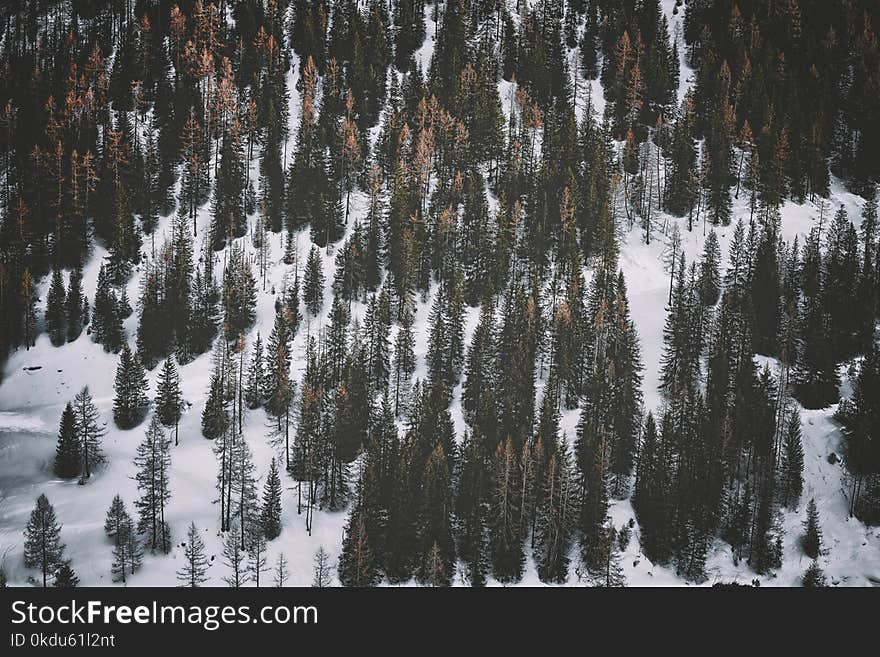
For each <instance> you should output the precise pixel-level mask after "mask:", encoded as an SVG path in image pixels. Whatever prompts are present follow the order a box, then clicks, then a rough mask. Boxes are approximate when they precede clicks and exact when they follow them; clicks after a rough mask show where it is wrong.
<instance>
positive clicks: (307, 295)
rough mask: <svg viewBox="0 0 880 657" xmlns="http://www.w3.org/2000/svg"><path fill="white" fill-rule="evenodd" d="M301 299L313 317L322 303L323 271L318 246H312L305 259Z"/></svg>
mask: <svg viewBox="0 0 880 657" xmlns="http://www.w3.org/2000/svg"><path fill="white" fill-rule="evenodd" d="M303 301H304V302H305V304H306V309H307V310H308V311H309V313H310V314H311V315H312V316H313V317H315V316H317V315H318V313H319V312H320V311H321V306H322V305H323V303H324V272H323V269H322V267H321V256H320V254H319V252H318V247H316V246H314V245H313V246H312V249H311V251H309V257H308V260H306V271H305V274H304V278H303Z"/></svg>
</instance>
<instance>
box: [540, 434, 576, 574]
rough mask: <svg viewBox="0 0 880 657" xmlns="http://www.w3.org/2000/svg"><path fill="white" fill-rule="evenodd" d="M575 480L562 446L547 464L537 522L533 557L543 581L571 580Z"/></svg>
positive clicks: (563, 445)
mask: <svg viewBox="0 0 880 657" xmlns="http://www.w3.org/2000/svg"><path fill="white" fill-rule="evenodd" d="M574 489H575V486H574V478H573V477H572V473H571V465H570V463H569V460H568V450H567V449H566V446H565V444H564V443H563V444H562V445H560V446H557V447H556V448H555V449H554V450H553V453H552V454H551V456H550V461H549V462H548V463H547V470H546V474H545V475H544V490H543V493H542V495H541V504H540V508H538V509H537V519H536V522H535V537H534V554H535V561H536V562H537V569H538V577H539V578H540V579H541V581H542V582H557V583H560V584H561V583H564V582H565V581H566V580H567V579H568V564H569V556H568V554H569V552H570V549H571V544H572V542H573V538H574V528H575V523H576V519H577V505H576V504H575V490H574Z"/></svg>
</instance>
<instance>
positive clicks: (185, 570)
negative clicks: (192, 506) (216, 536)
mask: <svg viewBox="0 0 880 657" xmlns="http://www.w3.org/2000/svg"><path fill="white" fill-rule="evenodd" d="M183 558H184V562H183V567H182V568H181V569H180V570H178V571H177V581H178V582H180V585H181V586H183V587H189V588H197V587H199V586H201V585H202V584H204V583H205V582H207V581H208V575H207V573H208V567H209V566H210V565H211V561H210V560H209V559H208V555H207V554H206V553H205V543H204V541H202V537H201V536H199V531H198V529H196V523H194V522H191V523H190V524H189V529H188V530H187V532H186V543H185V544H184V548H183Z"/></svg>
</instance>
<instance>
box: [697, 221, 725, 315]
mask: <svg viewBox="0 0 880 657" xmlns="http://www.w3.org/2000/svg"><path fill="white" fill-rule="evenodd" d="M720 266H721V250H720V249H719V247H718V236H717V235H716V234H715V229H714V228H713V229H712V230H710V231H709V234H708V235H707V236H706V243H705V244H704V246H703V257H702V258H700V277H699V283H698V284H699V286H700V301H701V302H702V304H703V305H704V306H707V307H710V306H714V305H715V304H716V303H717V302H718V298H719V297H720V296H721V272H720Z"/></svg>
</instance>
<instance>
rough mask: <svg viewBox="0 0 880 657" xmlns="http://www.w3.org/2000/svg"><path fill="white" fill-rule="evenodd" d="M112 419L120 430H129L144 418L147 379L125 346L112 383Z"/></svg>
mask: <svg viewBox="0 0 880 657" xmlns="http://www.w3.org/2000/svg"><path fill="white" fill-rule="evenodd" d="M113 387H114V390H116V396H115V397H114V398H113V419H114V420H115V421H116V424H117V426H118V427H119V428H120V429H131V428H132V427H134V426H136V425H137V424H138V423H139V422H140V421H141V420H142V419H143V417H144V415H145V411H146V408H147V405H148V404H149V403H150V402H149V399H147V395H146V391H147V379H146V375H145V374H144V367H143V365H141V362H140V359H139V358H138V357H137V356H136V355H132V353H131V350H130V349H129V348H128V345H127V344H126V345H125V346H124V347H123V348H122V354H121V355H120V357H119V365H118V366H117V368H116V381H115V383H114V386H113Z"/></svg>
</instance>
